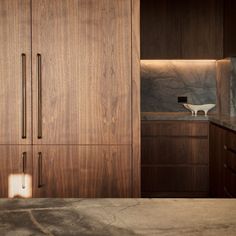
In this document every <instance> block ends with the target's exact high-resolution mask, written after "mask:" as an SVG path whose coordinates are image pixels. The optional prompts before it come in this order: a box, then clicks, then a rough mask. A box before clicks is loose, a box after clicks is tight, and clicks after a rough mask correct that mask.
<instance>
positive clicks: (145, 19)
mask: <svg viewBox="0 0 236 236" xmlns="http://www.w3.org/2000/svg"><path fill="white" fill-rule="evenodd" d="M178 4H179V1H172V0H158V1H156V0H141V58H142V59H161V58H164V59H174V58H180V56H181V21H180V20H181V19H180V17H179V13H178V11H177V9H178Z"/></svg>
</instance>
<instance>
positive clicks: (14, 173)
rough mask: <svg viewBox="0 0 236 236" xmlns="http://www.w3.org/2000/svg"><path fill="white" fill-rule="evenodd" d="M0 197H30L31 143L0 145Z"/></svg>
mask: <svg viewBox="0 0 236 236" xmlns="http://www.w3.org/2000/svg"><path fill="white" fill-rule="evenodd" d="M0 153H1V155H0V163H1V164H0V197H4V198H7V197H32V148H31V145H0Z"/></svg>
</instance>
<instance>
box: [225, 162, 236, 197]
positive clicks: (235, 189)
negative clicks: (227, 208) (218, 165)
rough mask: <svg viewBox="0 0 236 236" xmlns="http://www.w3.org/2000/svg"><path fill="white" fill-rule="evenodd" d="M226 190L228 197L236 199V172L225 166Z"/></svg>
mask: <svg viewBox="0 0 236 236" xmlns="http://www.w3.org/2000/svg"><path fill="white" fill-rule="evenodd" d="M224 190H225V193H226V195H228V197H236V172H234V171H233V170H232V169H229V168H228V166H227V165H226V164H225V165H224Z"/></svg>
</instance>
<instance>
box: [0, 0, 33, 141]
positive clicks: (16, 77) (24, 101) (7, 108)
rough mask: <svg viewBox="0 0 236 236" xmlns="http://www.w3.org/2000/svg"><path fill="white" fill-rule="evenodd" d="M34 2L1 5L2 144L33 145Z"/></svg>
mask: <svg viewBox="0 0 236 236" xmlns="http://www.w3.org/2000/svg"><path fill="white" fill-rule="evenodd" d="M30 24H31V22H30V0H21V1H19V0H12V1H9V0H2V1H1V2H0V51H1V54H0V144H30V143H31V46H30V44H31V36H30V35H31V33H30Z"/></svg>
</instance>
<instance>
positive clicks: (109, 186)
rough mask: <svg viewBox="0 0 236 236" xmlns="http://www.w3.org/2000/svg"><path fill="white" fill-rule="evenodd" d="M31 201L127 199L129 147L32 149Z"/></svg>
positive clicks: (129, 177)
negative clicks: (88, 198)
mask: <svg viewBox="0 0 236 236" xmlns="http://www.w3.org/2000/svg"><path fill="white" fill-rule="evenodd" d="M33 166H34V184H33V186H34V188H33V189H34V192H33V195H34V197H131V196H132V192H131V191H132V189H131V182H132V176H131V169H132V166H131V148H130V146H126V145H124V146H103V145H99V146H92V147H89V146H77V145H72V146H70V145H58V146H54V145H50V146H49V147H46V146H44V145H43V146H40V145H37V146H34V149H33Z"/></svg>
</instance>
